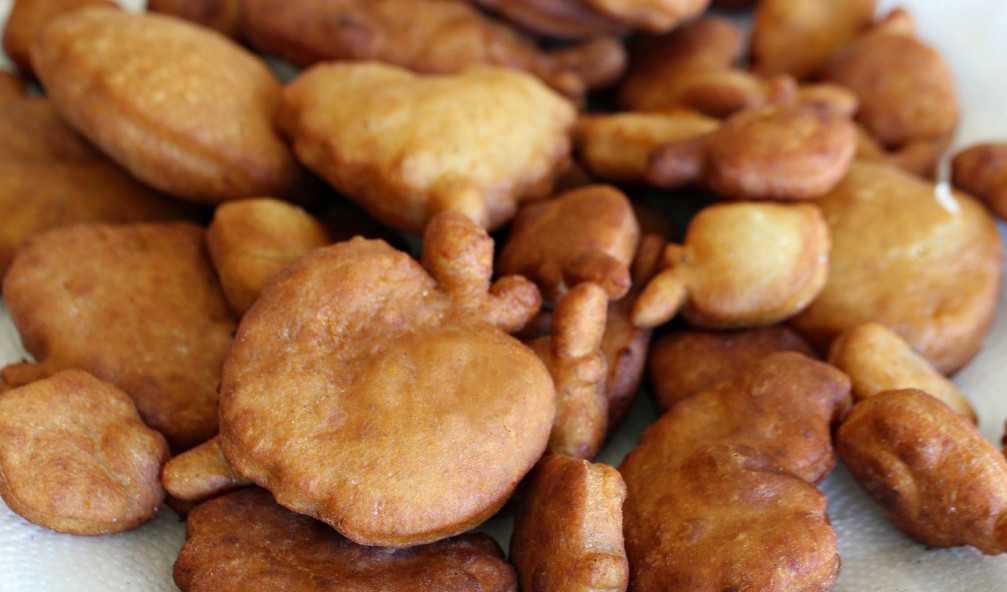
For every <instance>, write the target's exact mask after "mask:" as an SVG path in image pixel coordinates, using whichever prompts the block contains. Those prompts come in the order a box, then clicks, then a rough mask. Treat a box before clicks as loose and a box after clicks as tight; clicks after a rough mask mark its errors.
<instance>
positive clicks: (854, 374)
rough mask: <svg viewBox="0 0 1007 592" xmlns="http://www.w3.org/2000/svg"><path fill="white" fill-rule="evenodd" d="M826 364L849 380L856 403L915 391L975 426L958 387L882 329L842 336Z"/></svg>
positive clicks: (862, 329)
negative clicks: (886, 393) (880, 395)
mask: <svg viewBox="0 0 1007 592" xmlns="http://www.w3.org/2000/svg"><path fill="white" fill-rule="evenodd" d="M829 363H830V364H832V365H833V366H835V367H836V368H839V369H840V370H842V371H843V372H845V373H846V374H847V375H848V376H849V377H850V380H851V381H852V382H853V398H854V400H855V401H861V400H863V399H866V398H868V397H871V396H874V395H876V394H878V393H880V392H882V391H890V390H899V389H917V390H921V391H924V392H926V393H927V394H929V395H930V396H932V397H935V398H936V399H937V400H939V401H941V402H942V403H944V404H945V405H947V406H948V407H950V408H951V410H952V411H954V412H955V413H958V414H959V415H961V416H962V417H965V418H966V419H968V420H969V421H971V422H972V423H976V412H975V410H974V409H972V405H970V404H969V400H968V399H967V398H966V397H965V395H964V394H963V393H962V392H961V391H960V390H958V387H956V386H955V385H954V383H952V382H951V381H950V380H948V379H947V378H945V377H944V375H943V374H941V373H940V372H938V371H937V370H936V369H934V367H933V366H931V365H930V362H928V361H927V360H926V359H925V358H923V357H922V356H920V355H919V354H917V353H916V352H914V351H913V348H912V347H910V345H909V344H908V343H906V342H905V340H903V339H902V338H901V337H899V335H898V334H897V333H895V332H894V331H892V330H891V329H889V328H887V327H885V326H884V325H881V324H879V323H865V324H863V325H860V326H857V327H853V328H851V329H848V330H846V331H844V332H843V333H841V334H840V335H839V337H837V338H836V340H835V341H833V342H832V347H831V348H830V349H829Z"/></svg>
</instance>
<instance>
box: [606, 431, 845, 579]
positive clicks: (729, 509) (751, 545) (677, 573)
mask: <svg viewBox="0 0 1007 592" xmlns="http://www.w3.org/2000/svg"><path fill="white" fill-rule="evenodd" d="M650 434H651V432H650V431H649V430H648V431H647V432H645V433H644V435H643V439H642V440H641V442H640V446H639V447H638V448H637V449H636V450H634V451H633V452H631V453H630V455H629V456H628V457H627V458H626V462H624V463H623V464H622V466H621V467H619V470H620V472H621V473H622V476H623V478H624V479H625V480H626V487H627V490H628V495H627V498H626V505H625V506H624V509H623V511H624V521H625V534H626V553H627V555H628V557H629V565H630V581H631V582H632V590H633V592H662V591H665V590H710V591H713V590H716V591H718V592H719V591H727V590H732V591H733V590H753V591H754V590H758V591H760V592H827V591H828V590H831V589H832V586H833V584H834V583H835V581H836V577H837V576H838V575H839V563H840V561H839V555H838V554H837V553H836V534H835V532H833V530H832V527H831V526H830V524H829V517H828V514H827V513H826V500H825V496H824V495H823V494H822V493H821V492H820V491H818V488H816V487H815V486H814V485H812V484H811V483H808V482H807V481H804V480H802V479H800V478H799V477H796V476H794V475H793V474H792V473H790V472H788V471H786V470H784V469H782V468H780V467H779V466H778V465H777V464H775V463H774V462H773V461H772V460H771V459H770V458H769V457H767V456H766V455H765V454H763V453H761V452H760V451H758V450H756V449H754V448H751V447H749V446H745V445H741V444H731V443H713V444H710V445H708V446H704V447H701V448H699V449H698V450H695V449H691V450H689V451H679V452H678V454H677V455H675V456H676V459H675V460H674V462H673V464H671V465H668V464H664V462H666V461H667V458H666V455H667V454H670V453H671V452H672V451H671V450H668V449H667V448H664V449H662V448H661V447H662V443H661V442H660V441H658V440H657V439H656V434H655V435H654V436H651V435H650Z"/></svg>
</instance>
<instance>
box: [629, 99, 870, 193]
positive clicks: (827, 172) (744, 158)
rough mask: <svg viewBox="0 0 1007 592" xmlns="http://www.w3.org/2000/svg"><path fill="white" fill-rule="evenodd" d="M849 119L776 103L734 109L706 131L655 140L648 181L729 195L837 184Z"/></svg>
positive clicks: (850, 139)
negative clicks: (659, 143)
mask: <svg viewBox="0 0 1007 592" xmlns="http://www.w3.org/2000/svg"><path fill="white" fill-rule="evenodd" d="M855 151H856V131H855V129H854V127H853V122H852V121H851V120H850V119H849V117H847V116H846V115H843V114H837V113H834V112H833V111H831V110H829V109H821V108H814V107H808V106H805V105H800V104H790V105H787V104H778V105H766V106H763V107H758V108H753V109H748V110H745V111H740V112H738V113H736V114H735V115H733V116H731V117H730V118H729V119H727V120H726V121H725V122H724V124H723V125H722V126H720V127H719V128H717V129H716V130H714V131H712V132H710V133H709V134H706V135H703V136H698V137H687V138H684V139H681V140H678V141H675V142H672V143H670V144H666V145H664V146H661V147H660V148H658V149H656V150H654V151H653V152H652V153H651V155H650V163H649V168H648V175H647V178H648V180H649V181H650V182H651V183H653V184H655V185H657V186H658V187H663V188H676V187H682V186H685V185H690V184H696V183H700V184H702V185H704V186H705V187H707V188H708V189H710V190H711V191H713V192H714V193H716V194H717V195H719V196H721V197H725V198H729V199H749V200H756V199H775V200H799V199H810V198H815V197H819V196H821V195H823V194H825V193H827V192H828V191H829V190H830V189H832V188H833V187H835V186H836V184H837V183H839V181H840V180H841V179H842V178H843V176H844V175H845V174H846V171H847V170H848V169H849V167H850V163H851V162H853V154H854V152H855Z"/></svg>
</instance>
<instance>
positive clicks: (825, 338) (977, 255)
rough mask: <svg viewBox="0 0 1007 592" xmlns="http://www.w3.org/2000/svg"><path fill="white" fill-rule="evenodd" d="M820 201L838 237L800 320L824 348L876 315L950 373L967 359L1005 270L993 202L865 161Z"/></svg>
mask: <svg viewBox="0 0 1007 592" xmlns="http://www.w3.org/2000/svg"><path fill="white" fill-rule="evenodd" d="M817 203H818V206H819V207H821V208H822V210H823V212H824V213H825V219H826V220H827V221H828V225H829V231H830V233H831V236H832V250H831V251H830V253H829V278H828V281H827V282H826V285H825V289H824V290H822V293H821V294H820V295H819V296H818V298H816V299H815V301H814V302H812V303H811V305H810V306H809V307H808V308H807V309H806V310H804V311H803V312H802V313H801V314H800V315H798V316H797V317H796V318H795V319H794V320H793V321H792V323H793V327H794V328H795V329H797V330H798V331H799V332H800V333H802V334H803V335H804V336H805V337H806V338H807V339H808V340H810V341H811V342H812V344H814V345H815V346H816V347H817V348H818V349H819V350H820V351H825V350H827V349H828V347H829V344H830V343H831V342H832V340H833V339H835V338H836V336H838V335H839V334H840V333H842V332H843V331H845V330H847V329H849V328H851V327H856V326H858V325H862V324H864V323H867V322H869V321H876V322H878V323H881V324H883V325H885V326H887V327H888V328H890V329H892V330H893V331H895V332H896V333H898V334H899V335H900V336H901V337H902V338H903V339H905V340H906V341H907V342H908V343H909V345H911V346H912V347H913V349H915V350H916V351H917V352H919V353H920V354H921V355H923V357H925V358H927V359H928V360H929V361H930V363H931V364H933V365H934V366H935V367H936V368H937V369H938V370H940V371H941V372H943V373H945V374H949V373H952V372H954V371H955V370H957V369H959V368H961V367H962V366H964V365H965V364H966V363H967V362H968V361H969V360H970V359H971V358H972V356H974V355H975V353H976V352H977V351H979V347H980V346H981V345H982V340H983V337H984V336H985V334H986V331H987V330H988V328H989V326H990V323H991V322H992V320H993V313H994V310H995V309H996V303H997V298H998V294H999V291H1000V280H1001V277H1002V265H1003V263H1002V253H1001V245H1000V236H999V234H998V233H997V229H996V225H995V224H994V223H993V219H992V217H991V216H990V215H989V213H987V211H986V209H985V208H983V207H982V205H981V204H979V203H978V202H977V201H976V200H974V199H973V198H971V197H969V196H967V195H964V194H962V193H955V192H947V193H945V192H943V191H941V190H940V189H939V188H937V187H935V186H934V185H933V184H932V183H928V182H926V181H924V180H922V179H920V178H919V177H916V176H913V175H910V174H909V173H906V172H903V171H902V170H900V169H897V168H895V167H892V166H887V165H883V164H869V163H864V162H860V163H854V165H853V167H852V168H851V169H850V172H849V174H848V175H847V176H846V178H845V179H844V180H843V181H842V182H841V183H840V184H839V185H838V186H837V187H836V188H835V189H834V190H833V191H832V192H830V193H829V194H828V195H826V196H824V197H822V198H821V199H819V200H818V202H817ZM964 286H967V288H964Z"/></svg>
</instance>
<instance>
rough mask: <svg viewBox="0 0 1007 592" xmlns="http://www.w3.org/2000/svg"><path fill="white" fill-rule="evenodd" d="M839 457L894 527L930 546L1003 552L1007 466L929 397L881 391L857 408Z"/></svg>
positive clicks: (839, 439) (845, 426)
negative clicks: (967, 546)
mask: <svg viewBox="0 0 1007 592" xmlns="http://www.w3.org/2000/svg"><path fill="white" fill-rule="evenodd" d="M836 450H837V451H838V452H839V456H840V457H841V458H842V459H843V464H845V465H846V467H847V468H848V469H849V470H850V473H852V474H853V477H854V478H855V479H856V480H857V482H858V483H859V484H860V486H861V487H863V488H864V491H866V492H867V494H868V495H870V496H871V497H872V498H874V501H876V502H878V504H879V505H880V506H881V507H882V508H883V509H884V510H885V512H886V513H887V514H888V517H889V518H890V519H891V521H892V524H894V525H895V526H896V527H898V528H899V529H901V530H902V531H904V532H906V533H907V534H909V536H911V537H913V538H914V539H916V540H918V541H920V542H922V543H926V544H927V545H931V546H934V547H953V546H957V545H972V546H973V547H976V548H978V549H979V550H980V551H982V552H983V553H986V554H987V555H997V554H1001V553H1005V552H1007V460H1005V459H1004V455H1003V453H1002V452H1000V451H999V450H997V448H996V446H994V445H993V444H992V443H991V442H989V441H988V440H986V439H985V438H983V435H982V433H980V432H979V429H978V428H977V427H976V426H975V425H974V424H972V423H971V422H969V420H967V419H965V418H964V417H962V416H961V415H959V414H957V413H955V412H954V411H952V410H951V409H950V408H949V407H948V406H947V405H945V404H943V403H941V402H940V401H938V400H937V399H935V398H934V397H931V396H930V395H928V394H927V393H925V392H923V391H919V390H915V389H906V390H894V391H884V392H882V393H878V394H876V395H874V396H872V397H868V398H867V399H864V400H863V401H861V402H859V403H857V404H856V405H854V407H853V410H852V411H850V413H849V415H847V416H846V418H845V419H844V420H843V423H842V425H840V426H839V430H838V431H837V432H836Z"/></svg>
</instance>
